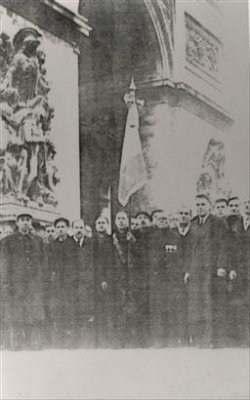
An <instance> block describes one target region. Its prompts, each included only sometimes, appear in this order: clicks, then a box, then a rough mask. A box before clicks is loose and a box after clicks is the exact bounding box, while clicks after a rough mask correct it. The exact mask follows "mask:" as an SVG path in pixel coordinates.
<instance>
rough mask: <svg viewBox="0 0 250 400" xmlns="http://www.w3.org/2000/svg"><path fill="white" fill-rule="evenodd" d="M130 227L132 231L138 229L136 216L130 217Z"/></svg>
mask: <svg viewBox="0 0 250 400" xmlns="http://www.w3.org/2000/svg"><path fill="white" fill-rule="evenodd" d="M131 229H132V231H137V229H139V222H138V221H137V218H132V219H131Z"/></svg>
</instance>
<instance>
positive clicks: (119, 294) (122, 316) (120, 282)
mask: <svg viewBox="0 0 250 400" xmlns="http://www.w3.org/2000/svg"><path fill="white" fill-rule="evenodd" d="M112 239H113V246H114V303H115V310H114V325H115V326H114V330H115V337H116V345H117V346H118V347H128V346H133V336H134V318H135V311H136V309H135V303H134V298H133V295H132V292H133V291H132V290H131V289H132V283H133V263H134V256H133V247H134V243H135V237H134V236H133V234H132V233H131V232H130V231H129V219H128V215H127V214H126V213H125V212H124V211H119V212H118V213H117V214H116V217H115V231H114V232H113V235H112Z"/></svg>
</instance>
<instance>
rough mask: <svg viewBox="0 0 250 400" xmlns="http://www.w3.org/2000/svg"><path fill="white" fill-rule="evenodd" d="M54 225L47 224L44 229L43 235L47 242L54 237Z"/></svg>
mask: <svg viewBox="0 0 250 400" xmlns="http://www.w3.org/2000/svg"><path fill="white" fill-rule="evenodd" d="M55 232H56V230H55V227H54V226H53V225H51V226H47V227H46V229H45V237H46V239H47V240H48V241H49V242H52V241H53V240H54V239H55Z"/></svg>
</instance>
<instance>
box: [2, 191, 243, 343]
mask: <svg viewBox="0 0 250 400" xmlns="http://www.w3.org/2000/svg"><path fill="white" fill-rule="evenodd" d="M195 200H196V215H195V216H192V212H191V210H190V209H189V208H188V207H186V206H183V207H180V208H179V210H178V213H177V214H176V216H172V217H171V218H169V216H168V215H167V214H166V213H165V212H164V210H160V209H159V210H154V211H153V212H152V213H151V214H148V213H147V212H144V211H141V212H139V213H138V214H137V215H136V216H132V217H131V220H129V217H128V215H127V213H126V212H125V211H124V210H121V211H119V212H117V214H116V215H115V220H114V230H113V232H112V234H108V223H109V221H108V220H107V218H106V217H104V216H102V215H101V216H98V217H97V218H96V219H95V224H94V226H93V228H92V229H91V228H90V227H89V226H85V224H84V221H83V220H81V219H79V220H75V221H73V222H72V224H70V221H69V220H68V219H67V218H64V217H60V218H57V219H56V220H55V222H54V224H53V225H52V224H51V225H48V226H46V227H45V229H44V231H43V230H42V229H38V228H37V229H36V222H35V221H33V219H32V215H30V214H29V213H22V214H20V215H18V216H17V220H16V230H15V232H13V233H12V232H8V234H7V235H5V237H3V238H2V239H1V240H0V252H1V268H0V273H1V292H0V300H1V302H0V307H1V346H2V348H5V349H11V350H17V349H37V348H76V347H97V348H99V347H107V348H126V347H129V348H131V347H132V348H136V347H167V346H197V347H221V346H249V276H250V274H249V265H250V263H249V260H250V248H249V247H250V201H249V200H247V201H245V202H243V203H242V204H240V200H239V198H238V197H236V196H235V197H231V198H230V199H225V198H220V199H217V200H216V201H215V204H213V205H212V204H211V202H210V199H209V197H207V196H206V195H204V194H199V195H197V196H196V199H195ZM241 206H242V207H241ZM69 232H70V234H69Z"/></svg>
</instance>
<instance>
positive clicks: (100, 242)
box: [93, 216, 115, 347]
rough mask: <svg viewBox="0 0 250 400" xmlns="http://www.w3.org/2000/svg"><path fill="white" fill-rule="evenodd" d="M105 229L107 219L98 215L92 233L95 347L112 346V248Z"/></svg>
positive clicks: (109, 237) (106, 227)
mask: <svg viewBox="0 0 250 400" xmlns="http://www.w3.org/2000/svg"><path fill="white" fill-rule="evenodd" d="M107 230H108V220H107V219H106V218H105V217H103V216H99V217H98V218H97V219H96V221H95V232H94V235H93V240H94V270H95V327H96V346H97V347H112V345H113V340H114V330H113V326H114V325H113V324H114V307H115V304H114V248H113V243H112V237H111V236H110V235H108V233H107ZM114 344H115V343H114Z"/></svg>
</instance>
